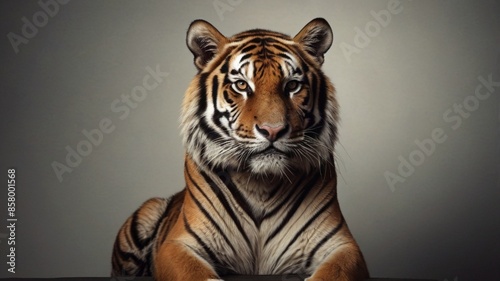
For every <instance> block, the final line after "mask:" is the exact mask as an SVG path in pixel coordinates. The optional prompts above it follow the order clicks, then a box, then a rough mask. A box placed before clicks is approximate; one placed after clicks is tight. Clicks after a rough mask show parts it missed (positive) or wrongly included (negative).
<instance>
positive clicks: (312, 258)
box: [167, 161, 343, 274]
mask: <svg viewBox="0 0 500 281" xmlns="http://www.w3.org/2000/svg"><path fill="white" fill-rule="evenodd" d="M188 162H189V161H188ZM322 173H324V171H320V170H318V171H316V172H311V174H309V175H307V174H305V175H302V176H297V175H295V176H293V175H290V178H289V179H286V178H279V179H278V178H275V179H273V178H272V177H270V178H260V179H259V178H253V177H248V175H246V174H244V173H236V172H233V173H231V172H227V171H224V172H223V171H219V172H203V171H200V170H198V169H197V167H196V166H195V165H194V163H191V165H187V166H186V171H185V175H186V182H187V183H188V186H187V192H186V198H185V199H184V202H183V206H182V211H181V213H180V215H179V219H178V224H182V227H183V228H184V229H185V230H186V231H185V235H182V237H181V238H180V240H182V241H184V243H186V244H189V245H190V246H189V248H190V249H192V250H193V251H194V252H195V253H196V254H197V255H200V256H202V257H203V258H205V259H206V260H209V261H211V262H212V263H213V264H212V266H213V267H214V268H216V269H217V270H219V271H220V272H218V273H219V274H227V273H238V274H286V273H303V274H310V273H311V271H312V269H313V268H315V267H316V263H317V262H319V260H320V259H318V258H316V257H318V256H321V257H322V256H326V255H328V253H329V252H331V249H333V246H334V244H335V243H334V242H332V241H330V242H329V243H326V241H323V239H324V238H325V237H327V236H328V235H331V234H330V233H331V232H332V230H335V229H337V230H336V231H338V229H339V226H341V225H342V224H343V222H342V218H341V217H339V216H336V215H335V214H334V209H335V207H336V192H335V178H334V175H325V174H322ZM167 239H168V237H167ZM178 239H179V238H178Z"/></svg>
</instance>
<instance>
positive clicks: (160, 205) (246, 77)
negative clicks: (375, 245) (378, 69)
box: [112, 18, 369, 281]
mask: <svg viewBox="0 0 500 281" xmlns="http://www.w3.org/2000/svg"><path fill="white" fill-rule="evenodd" d="M332 42H333V32H332V29H331V27H330V25H329V24H328V22H327V21H326V20H325V19H323V18H316V19H313V20H312V21H310V22H309V23H307V24H306V25H305V26H304V27H303V28H302V29H301V30H300V31H299V32H298V33H297V34H296V35H295V36H294V37H293V38H292V37H290V36H289V35H286V34H283V33H279V32H275V31H270V30H266V29H252V30H248V31H244V32H241V33H238V34H236V35H233V36H232V37H225V36H224V35H223V34H222V33H220V32H219V31H218V30H217V29H216V28H215V27H214V26H213V25H211V24H210V23H209V22H207V21H204V20H195V21H194V22H192V23H191V24H190V26H189V28H188V31H187V36H186V44H187V47H188V49H189V50H190V51H191V52H192V54H193V56H194V65H195V67H196V69H197V71H198V72H197V74H196V75H195V77H194V78H193V80H192V81H191V83H190V84H189V86H188V89H187V91H186V93H185V96H184V100H183V102H182V110H181V118H180V124H181V125H180V131H181V136H182V142H183V145H184V150H185V161H184V179H185V184H186V185H185V188H184V189H183V190H182V191H180V192H178V193H176V194H174V195H173V196H171V197H168V198H152V199H149V200H148V201H146V202H145V203H143V204H142V206H141V207H140V208H139V209H137V210H136V211H135V212H134V213H133V214H132V215H131V216H130V217H129V218H128V219H127V220H126V222H125V223H124V224H123V226H122V227H121V229H120V230H119V232H118V234H117V237H116V240H115V243H114V247H113V253H112V275H113V276H119V275H127V276H153V277H154V279H155V280H161V281H167V280H168V281H176V280H180V281H216V280H219V281H221V280H223V278H224V276H225V275H287V274H294V275H299V276H303V278H305V279H304V280H306V281H327V280H337V281H359V280H364V279H366V278H369V273H368V269H367V265H366V263H365V260H364V257H363V254H362V252H361V250H360V247H359V246H358V244H357V242H356V241H355V239H354V238H353V235H352V234H351V232H350V230H349V228H348V226H347V223H346V221H345V219H344V217H343V215H342V213H341V210H340V207H339V202H338V197H337V187H336V186H337V176H336V168H335V160H336V158H335V155H334V145H335V143H336V141H337V134H338V133H337V131H338V122H339V113H338V103H337V101H336V97H335V95H336V94H335V88H334V86H333V84H332V83H331V81H330V80H329V78H328V77H327V76H326V75H325V74H324V73H323V71H322V69H321V67H322V65H323V62H324V55H325V53H326V52H327V51H328V50H329V48H330V47H331V45H332Z"/></svg>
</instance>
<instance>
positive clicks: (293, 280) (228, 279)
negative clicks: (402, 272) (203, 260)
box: [0, 275, 436, 281]
mask: <svg viewBox="0 0 500 281" xmlns="http://www.w3.org/2000/svg"><path fill="white" fill-rule="evenodd" d="M223 278H224V281H302V280H304V278H303V277H301V276H299V275H277V276H269V275H258V276H255V275H254V276H252V275H241V276H224V277H223ZM0 280H15V281H34V280H59V281H65V280H68V281H86V280H90V281H126V280H134V281H153V280H154V279H153V278H152V277H95V278H92V277H73V278H0ZM365 280H366V281H369V280H371V281H436V280H432V279H401V278H370V279H365Z"/></svg>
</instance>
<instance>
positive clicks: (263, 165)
mask: <svg viewBox="0 0 500 281" xmlns="http://www.w3.org/2000/svg"><path fill="white" fill-rule="evenodd" d="M248 164H249V165H248V166H249V168H250V172H251V173H252V174H258V175H276V176H283V175H286V174H287V173H288V172H290V168H291V167H290V163H289V160H288V159H287V158H286V156H284V155H281V154H272V155H271V154H265V155H257V156H254V157H253V158H252V159H250V161H249V163H248Z"/></svg>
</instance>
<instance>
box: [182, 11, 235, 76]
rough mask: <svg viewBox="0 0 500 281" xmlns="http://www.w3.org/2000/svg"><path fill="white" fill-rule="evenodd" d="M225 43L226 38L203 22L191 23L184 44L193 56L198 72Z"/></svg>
mask: <svg viewBox="0 0 500 281" xmlns="http://www.w3.org/2000/svg"><path fill="white" fill-rule="evenodd" d="M226 42H227V38H226V37H225V36H224V35H222V34H221V33H220V32H219V31H218V30H217V29H216V28H215V27H214V26H213V25H211V24H210V23H208V22H206V21H204V20H195V21H193V22H192V23H191V25H190V26H189V29H188V32H187V36H186V44H187V46H188V48H189V50H190V51H191V53H193V55H194V65H195V66H196V67H197V68H198V70H201V69H203V68H204V67H205V66H206V65H207V63H208V62H209V61H210V60H211V59H212V58H213V57H214V56H215V55H216V54H217V53H218V52H219V51H220V50H221V49H222V47H223V46H224V44H225V43H226Z"/></svg>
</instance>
